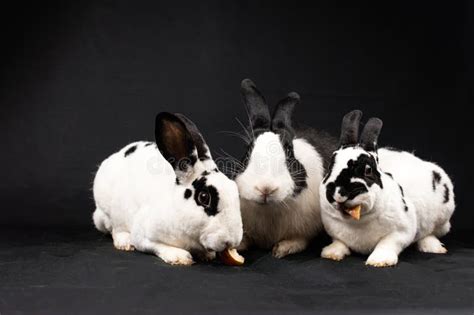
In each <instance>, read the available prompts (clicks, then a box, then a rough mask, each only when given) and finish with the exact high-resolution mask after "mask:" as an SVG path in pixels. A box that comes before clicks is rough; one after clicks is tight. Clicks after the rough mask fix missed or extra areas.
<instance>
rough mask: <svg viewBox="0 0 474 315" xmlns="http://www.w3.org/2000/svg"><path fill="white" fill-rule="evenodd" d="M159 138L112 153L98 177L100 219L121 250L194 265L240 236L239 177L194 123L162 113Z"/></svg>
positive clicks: (235, 242) (95, 216)
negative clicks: (228, 172)
mask: <svg viewBox="0 0 474 315" xmlns="http://www.w3.org/2000/svg"><path fill="white" fill-rule="evenodd" d="M155 136H156V144H155V143H153V142H144V141H141V142H134V143H131V144H129V145H127V146H125V147H124V148H123V149H121V150H120V151H118V152H117V153H114V154H112V155H111V156H110V157H108V158H107V159H106V160H105V161H103V162H102V164H101V165H100V167H99V170H98V171H97V175H96V177H95V180H94V189H93V191H94V199H95V203H96V210H95V212H94V214H93V220H94V224H95V226H96V227H97V229H98V230H100V231H102V232H104V233H111V234H112V238H113V241H114V246H115V247H116V248H117V249H121V250H133V249H134V248H136V249H137V250H139V251H143V252H151V253H153V254H155V255H157V256H159V257H160V258H161V259H163V260H164V261H165V262H167V263H169V264H180V265H190V264H192V263H193V257H192V256H191V253H193V254H194V253H196V254H197V255H198V256H199V257H200V258H203V259H213V258H214V257H215V253H216V252H219V251H222V250H224V249H226V248H229V247H236V246H237V245H239V243H240V242H241V239H242V233H243V232H242V219H241V215H240V203H239V195H238V189H237V185H236V184H235V182H234V181H232V180H230V179H229V178H228V177H226V176H225V175H224V174H223V173H221V172H220V171H219V170H218V169H217V167H216V164H215V163H214V161H213V159H212V157H211V155H210V152H209V148H208V146H207V145H206V143H205V141H204V138H203V137H202V135H201V134H200V133H199V131H198V129H197V128H196V126H195V125H194V123H193V122H192V121H191V120H189V119H188V118H186V117H185V116H184V115H181V114H170V113H160V114H158V115H157V117H156V126H155Z"/></svg>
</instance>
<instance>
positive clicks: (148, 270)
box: [0, 229, 474, 315]
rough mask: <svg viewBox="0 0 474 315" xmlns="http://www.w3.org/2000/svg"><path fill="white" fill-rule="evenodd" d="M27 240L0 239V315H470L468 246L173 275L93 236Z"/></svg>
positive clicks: (19, 233)
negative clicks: (369, 261) (391, 261)
mask: <svg viewBox="0 0 474 315" xmlns="http://www.w3.org/2000/svg"><path fill="white" fill-rule="evenodd" d="M25 231H27V230H26V229H17V230H11V229H7V230H5V229H3V230H2V231H1V232H0V314H1V315H9V314H83V313H87V314H99V313H100V314H133V313H139V314H143V313H153V314H159V313H164V314H180V313H192V314H234V313H242V314H253V313H265V314H278V313H286V314H295V313H308V314H309V313H344V312H353V313H354V312H355V313H373V314H379V313H381V312H382V311H383V313H384V314H390V313H401V312H403V313H429V314H436V313H446V314H453V313H463V314H474V245H473V244H471V243H465V242H460V241H459V240H458V239H456V237H448V238H447V239H446V240H445V242H446V245H447V247H448V249H449V254H447V255H440V256H438V255H432V254H422V253H418V252H416V250H415V249H413V248H410V249H407V250H406V251H405V252H404V253H403V254H402V255H401V257H400V263H399V264H398V266H397V267H394V268H386V269H374V268H368V267H366V266H365V265H364V258H365V257H362V256H352V257H349V258H347V259H346V260H344V261H343V262H332V261H328V260H323V259H320V258H319V257H318V256H319V252H320V248H321V246H322V243H323V241H320V243H318V244H314V245H313V246H312V247H311V248H310V249H309V250H308V251H306V252H304V253H302V254H298V255H294V256H291V257H290V258H286V259H281V260H277V259H275V258H273V257H272V256H271V255H270V254H269V253H267V252H263V251H258V250H254V251H250V252H248V253H246V254H245V256H246V259H247V261H246V264H245V266H243V267H229V266H224V265H222V264H221V263H220V262H218V261H217V262H213V263H198V264H195V265H193V266H191V267H173V266H168V265H166V264H164V263H163V262H162V261H161V260H159V259H158V258H156V257H154V256H151V255H146V254H142V253H137V252H134V253H127V252H120V251H117V250H115V249H114V248H113V246H112V242H111V239H110V238H109V237H107V236H104V235H102V234H100V233H99V232H96V231H94V230H81V231H80V230H69V231H58V230H46V229H45V230H34V231H28V232H25ZM325 241H327V240H324V242H325Z"/></svg>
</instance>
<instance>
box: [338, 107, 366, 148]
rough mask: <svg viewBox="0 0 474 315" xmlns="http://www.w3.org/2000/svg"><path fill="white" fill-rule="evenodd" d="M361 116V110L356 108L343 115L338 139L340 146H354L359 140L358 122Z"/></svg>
mask: <svg viewBox="0 0 474 315" xmlns="http://www.w3.org/2000/svg"><path fill="white" fill-rule="evenodd" d="M361 118H362V111H360V110H358V109H356V110H353V111H351V112H349V113H347V114H346V115H345V116H344V118H343V119H342V125H341V138H340V140H339V142H340V143H339V145H340V146H341V147H347V146H354V145H356V144H357V143H358V142H359V141H358V140H359V124H360V119H361Z"/></svg>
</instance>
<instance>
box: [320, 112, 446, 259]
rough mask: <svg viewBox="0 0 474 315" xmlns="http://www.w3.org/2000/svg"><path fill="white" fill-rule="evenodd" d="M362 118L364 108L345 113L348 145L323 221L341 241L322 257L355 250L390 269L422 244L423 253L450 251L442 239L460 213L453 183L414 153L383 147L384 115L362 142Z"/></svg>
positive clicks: (335, 163) (336, 164)
mask: <svg viewBox="0 0 474 315" xmlns="http://www.w3.org/2000/svg"><path fill="white" fill-rule="evenodd" d="M361 117H362V112H361V111H358V110H355V111H352V112H350V113H348V114H347V115H346V116H344V119H343V122H342V128H341V138H340V148H339V150H337V151H336V152H334V154H333V157H332V161H331V165H330V168H329V172H328V174H327V175H326V177H325V178H324V180H323V183H322V185H321V186H320V196H321V208H322V209H321V216H322V220H323V224H324V227H325V229H326V231H327V232H328V234H329V235H330V236H331V237H332V239H333V242H332V244H330V245H329V246H326V247H325V248H324V249H323V250H322V253H321V256H322V257H323V258H328V259H333V260H341V259H343V258H344V257H345V256H347V255H349V254H350V251H351V250H353V251H355V252H358V253H362V254H370V255H369V257H368V259H367V261H366V264H367V265H370V266H375V267H385V266H393V265H396V264H397V262H398V255H399V254H400V252H401V251H402V250H404V249H405V248H406V247H407V246H409V245H410V244H412V243H414V242H416V243H417V246H418V249H419V250H420V251H422V252H427V253H437V254H444V253H446V251H447V250H446V248H445V247H444V246H443V244H442V243H441V242H440V241H439V239H438V238H439V237H441V236H444V235H445V234H446V233H448V232H449V230H450V227H451V224H450V222H449V220H450V218H451V215H452V214H453V212H454V208H455V202H454V193H453V183H452V182H451V180H450V178H449V177H448V175H447V174H446V172H444V170H443V169H441V168H440V167H439V166H438V165H436V164H434V163H431V162H426V161H423V160H421V159H420V158H418V157H416V156H415V155H413V154H411V153H408V152H404V151H397V150H394V149H391V148H383V149H377V141H378V136H379V134H380V130H381V128H382V121H381V120H380V119H378V118H371V119H369V120H368V122H367V123H366V125H365V127H364V129H363V131H362V133H361V137H360V142H359V141H358V137H359V131H358V130H359V123H360V119H361ZM354 209H356V210H357V212H358V215H357V216H354V215H353V212H354V211H355V210H354ZM359 212H360V213H359Z"/></svg>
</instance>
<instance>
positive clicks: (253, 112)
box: [240, 79, 271, 129]
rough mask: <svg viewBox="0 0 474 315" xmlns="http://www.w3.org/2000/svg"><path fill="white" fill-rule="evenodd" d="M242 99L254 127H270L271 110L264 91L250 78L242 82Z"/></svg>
mask: <svg viewBox="0 0 474 315" xmlns="http://www.w3.org/2000/svg"><path fill="white" fill-rule="evenodd" d="M240 93H241V94H242V100H243V102H244V104H245V106H246V107H247V110H248V113H249V116H250V122H251V124H252V128H253V129H270V122H271V120H270V111H269V109H268V105H267V103H266V102H265V98H264V97H263V95H262V93H260V91H259V90H257V87H256V86H255V84H254V83H253V82H252V80H250V79H244V80H242V83H241V84H240Z"/></svg>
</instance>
